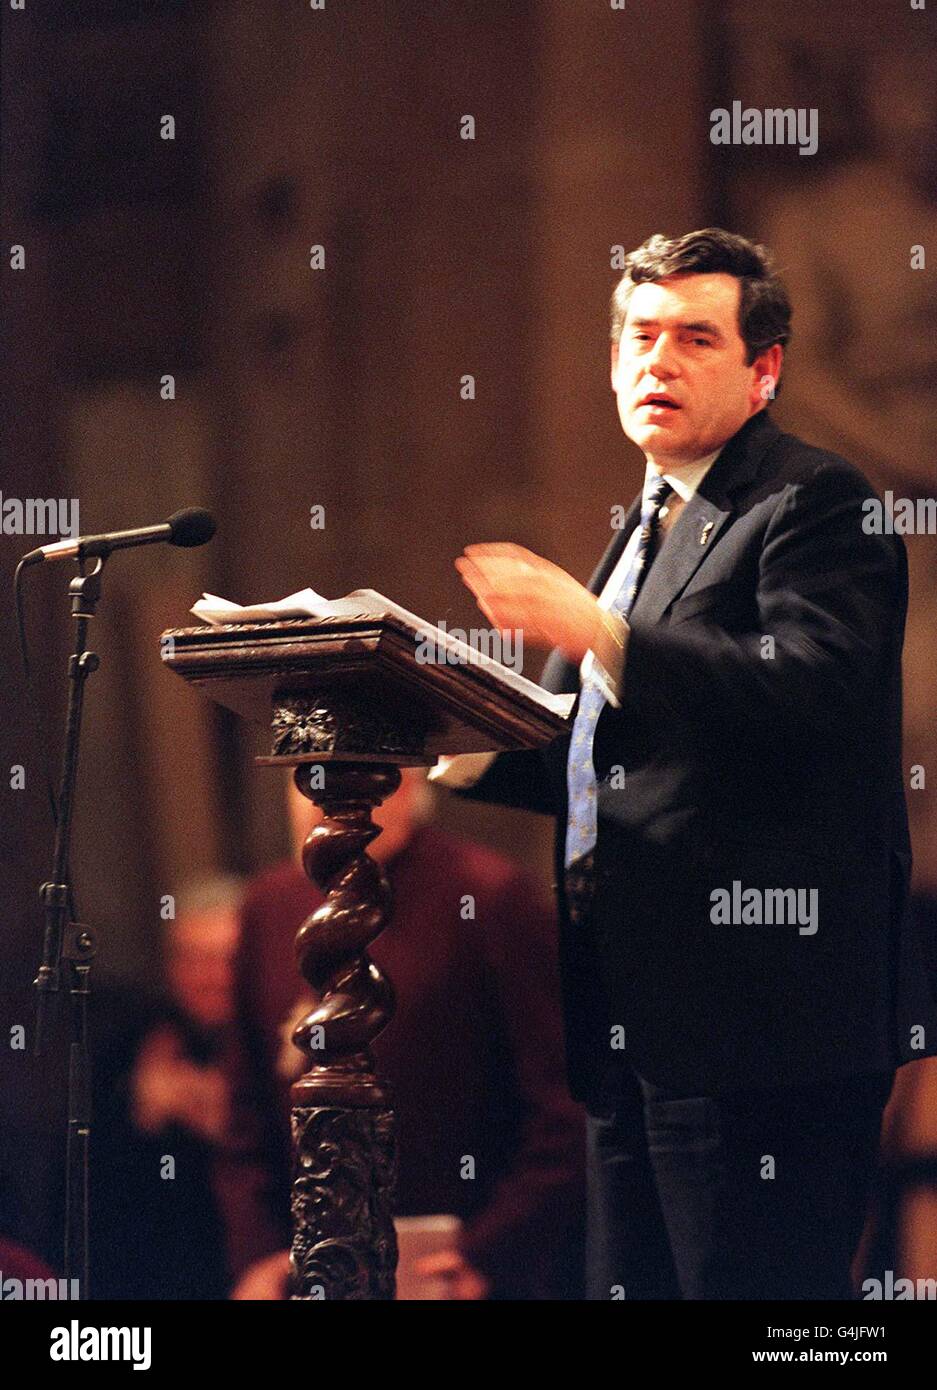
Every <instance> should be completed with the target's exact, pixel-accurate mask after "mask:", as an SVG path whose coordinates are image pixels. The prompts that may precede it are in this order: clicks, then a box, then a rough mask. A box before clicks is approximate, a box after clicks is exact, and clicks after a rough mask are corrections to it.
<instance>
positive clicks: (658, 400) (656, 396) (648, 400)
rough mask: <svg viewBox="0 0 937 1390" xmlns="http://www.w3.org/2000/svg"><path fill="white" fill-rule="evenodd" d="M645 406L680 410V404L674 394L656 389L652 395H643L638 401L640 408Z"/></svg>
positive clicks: (655, 408)
mask: <svg viewBox="0 0 937 1390" xmlns="http://www.w3.org/2000/svg"><path fill="white" fill-rule="evenodd" d="M645 406H648V407H650V408H651V409H652V410H679V409H680V406H679V405H678V403H677V402H676V401H675V400H674V399H673V397H672V396H668V395H666V393H664V392H659V391H654V392H652V393H651V394H650V395H647V396H642V397H641V399H640V400H639V401H638V407H637V408H638V410H643V409H644V407H645Z"/></svg>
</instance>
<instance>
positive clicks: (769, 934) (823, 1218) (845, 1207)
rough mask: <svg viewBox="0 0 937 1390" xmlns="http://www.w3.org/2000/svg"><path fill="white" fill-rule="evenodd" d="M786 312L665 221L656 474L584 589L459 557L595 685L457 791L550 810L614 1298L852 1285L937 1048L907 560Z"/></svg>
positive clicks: (649, 285) (512, 621)
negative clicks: (899, 1109)
mask: <svg viewBox="0 0 937 1390" xmlns="http://www.w3.org/2000/svg"><path fill="white" fill-rule="evenodd" d="M790 312H791V311H790V304H789V301H788V298H787V295H786V293H785V290H784V288H783V285H782V284H781V282H780V281H779V279H778V277H777V275H776V274H775V273H774V271H773V268H772V265H771V261H770V258H769V256H768V253H767V252H766V251H765V250H764V248H762V247H758V246H756V245H754V244H752V243H751V242H748V241H746V240H745V239H743V238H741V237H738V236H734V235H732V234H729V233H727V232H724V231H721V230H719V229H713V228H710V229H707V230H705V231H701V232H694V233H690V234H688V235H686V236H684V237H681V238H677V239H672V240H669V239H665V238H663V237H660V236H657V237H653V238H651V239H650V241H648V242H647V243H645V245H644V246H642V247H640V248H639V249H638V250H637V251H635V252H633V253H632V255H631V256H630V257H629V258H628V261H627V263H626V269H625V274H624V276H623V277H622V280H621V281H620V283H619V285H618V286H617V287H616V290H615V293H614V296H613V301H612V386H613V389H614V391H615V393H616V396H617V399H618V410H619V416H620V419H621V423H622V428H623V430H624V432H625V433H626V435H628V437H629V438H631V439H632V440H633V441H634V442H635V443H636V444H638V445H639V446H640V447H641V448H642V450H643V451H644V453H645V455H646V458H647V474H646V481H645V487H644V490H643V493H642V495H641V496H640V497H638V498H637V499H636V500H635V502H634V504H633V505H632V507H631V509H630V511H629V512H628V513H627V516H626V517H625V520H624V525H623V526H622V527H621V529H620V530H619V531H617V532H616V534H615V535H614V536H613V539H612V541H611V543H610V544H609V546H608V548H607V550H606V552H605V555H604V556H603V557H602V560H601V561H600V563H599V565H598V567H597V569H596V571H595V573H594V574H593V576H592V579H591V580H590V582H589V585H588V588H584V587H583V586H582V585H581V584H579V583H578V582H577V581H576V580H575V579H573V578H572V576H570V575H568V574H566V573H565V572H564V571H562V570H560V569H559V568H558V567H557V566H555V565H552V564H550V562H549V561H547V560H544V559H542V558H541V557H540V556H537V555H534V554H532V553H531V552H530V551H528V550H525V549H523V548H522V547H519V546H515V545H511V544H504V543H499V544H484V545H476V546H469V547H467V549H466V552H465V555H464V556H463V557H460V559H459V560H457V562H456V564H457V567H458V569H459V570H460V573H461V574H462V577H463V579H464V580H465V582H466V583H467V584H468V585H469V587H470V588H471V589H472V591H473V592H474V594H475V595H476V598H477V600H478V602H479V605H480V607H481V608H482V610H483V611H484V613H485V614H486V616H487V617H488V618H489V620H490V621H491V622H492V624H493V625H494V626H495V627H497V628H499V629H504V628H511V629H517V628H521V629H523V632H524V637H525V640H527V641H534V642H540V643H543V644H544V645H547V646H550V647H553V648H554V650H553V653H552V655H551V657H550V659H549V661H548V663H547V666H546V668H545V670H544V673H543V677H542V684H543V685H544V686H546V687H547V688H548V689H550V690H552V691H556V692H561V691H569V692H576V694H577V698H576V704H575V706H574V709H573V714H574V722H573V725H572V733H571V736H570V735H567V736H565V737H563V738H560V739H557V740H556V741H555V742H554V743H552V744H551V745H550V746H548V747H547V748H546V749H544V750H537V751H522V752H511V753H504V754H501V755H499V756H498V757H497V758H493V757H491V755H483V757H482V758H481V759H479V758H477V757H476V758H473V759H471V760H470V759H467V758H461V759H453V760H447V762H446V763H445V765H444V766H443V767H442V768H441V769H438V770H437V780H441V781H442V782H443V783H444V784H449V785H452V786H455V787H460V788H461V791H462V794H463V795H466V796H470V797H475V798H478V799H481V800H491V801H496V802H500V803H502V804H506V805H513V806H523V807H527V808H529V809H534V810H538V811H542V812H545V813H547V814H551V815H554V816H555V817H556V820H557V841H556V867H557V885H556V886H557V890H558V896H559V904H560V914H561V932H562V938H561V958H562V967H563V992H564V1007H565V1018H566V1037H567V1060H568V1068H569V1077H570V1084H571V1089H572V1092H573V1094H574V1095H575V1096H576V1097H577V1098H579V1099H582V1100H584V1101H585V1102H586V1104H587V1107H588V1110H589V1114H590V1134H589V1139H590V1183H591V1195H590V1203H591V1211H590V1227H591V1229H590V1271H589V1273H590V1294H591V1296H592V1297H594V1298H615V1297H626V1298H635V1297H637V1298H642V1297H643V1298H654V1297H683V1298H805V1297H816V1298H840V1297H849V1296H850V1284H849V1265H850V1259H851V1256H852V1252H853V1250H854V1248H855V1244H856V1241H857V1239H858V1235H859V1231H860V1228H861V1223H862V1216H863V1211H864V1204H865V1200H866V1194H867V1190H868V1185H869V1179H870V1174H871V1171H872V1168H873V1164H874V1160H875V1154H876V1145H877V1139H878V1131H879V1124H880V1119H881V1114H882V1110H883V1108H884V1105H885V1103H886V1101H887V1099H888V1095H889V1091H890V1089H891V1084H892V1080H893V1077H894V1072H895V1069H896V1067H898V1066H900V1065H901V1064H902V1063H904V1062H906V1061H910V1060H913V1059H915V1058H918V1057H922V1056H927V1055H933V1054H934V1052H935V1050H937V1047H935V1044H937V1015H935V1009H934V1001H933V1000H932V999H931V998H930V997H929V994H928V991H927V989H926V987H925V976H924V973H923V970H922V968H921V964H920V959H919V954H918V951H917V948H916V944H915V942H914V941H913V940H912V938H911V934H910V929H909V927H908V925H907V920H906V914H905V911H904V908H905V900H906V897H907V891H908V877H909V870H910V847H909V841H908V832H907V819H906V810H905V801H904V791H903V773H902V766H901V728H900V722H901V674H900V670H901V668H900V663H901V647H902V639H903V629H904V618H905V610H906V605H907V573H906V565H905V558H904V550H903V546H902V544H901V542H900V540H899V539H898V538H896V537H895V536H894V535H890V534H887V526H883V525H882V524H881V522H882V517H881V511H880V504H879V502H878V499H877V498H876V496H875V493H874V492H873V491H872V489H871V488H870V486H869V485H868V483H867V482H866V480H865V479H864V478H863V477H862V475H861V474H859V473H858V472H857V471H856V470H855V469H854V468H853V467H852V466H851V465H850V464H848V463H847V462H845V460H843V459H841V458H838V457H837V456H835V455H833V454H829V453H825V452H822V451H820V450H818V449H814V448H811V447H810V446H809V445H807V444H805V443H803V442H802V441H801V440H799V439H797V438H795V437H794V436H792V435H788V434H782V433H781V431H780V430H779V429H778V428H777V427H776V425H775V424H774V422H773V421H772V419H771V418H770V416H769V415H768V413H767V410H766V405H767V403H768V402H769V401H770V400H771V399H772V398H773V395H774V393H775V390H776V384H777V382H778V379H779V376H780V371H781V363H782V357H783V350H784V346H785V345H786V343H787V341H788V338H789V336H790ZM486 758H487V762H486Z"/></svg>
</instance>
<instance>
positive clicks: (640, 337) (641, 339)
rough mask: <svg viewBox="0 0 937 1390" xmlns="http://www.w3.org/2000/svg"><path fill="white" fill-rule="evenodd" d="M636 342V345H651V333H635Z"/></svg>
mask: <svg viewBox="0 0 937 1390" xmlns="http://www.w3.org/2000/svg"><path fill="white" fill-rule="evenodd" d="M634 341H635V342H636V343H649V342H650V341H651V335H650V333H635V335H634Z"/></svg>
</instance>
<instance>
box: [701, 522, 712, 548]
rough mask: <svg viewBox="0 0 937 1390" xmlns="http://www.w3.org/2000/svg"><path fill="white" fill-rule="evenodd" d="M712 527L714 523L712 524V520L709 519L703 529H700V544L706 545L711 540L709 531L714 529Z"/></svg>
mask: <svg viewBox="0 0 937 1390" xmlns="http://www.w3.org/2000/svg"><path fill="white" fill-rule="evenodd" d="M712 529H713V524H712V522H711V521H707V523H706V525H705V526H704V527H703V529H702V531H700V533H699V543H700V545H705V544H706V542H707V541H708V540H709V533H710V532H711V531H712Z"/></svg>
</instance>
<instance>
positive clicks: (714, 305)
mask: <svg viewBox="0 0 937 1390" xmlns="http://www.w3.org/2000/svg"><path fill="white" fill-rule="evenodd" d="M740 294H741V285H740V283H739V281H738V280H737V279H736V277H735V276H734V275H725V274H722V273H719V274H712V275H710V274H707V275H673V276H670V277H669V278H668V279H666V280H659V281H656V282H654V283H647V284H640V285H635V287H634V289H633V291H632V293H631V299H630V301H629V304H628V315H627V318H626V320H625V325H624V328H623V329H622V335H621V342H620V343H619V344H613V345H612V389H613V390H614V392H615V394H616V396H617V397H618V415H619V419H620V420H621V427H622V429H623V430H624V432H625V434H626V435H627V436H628V438H629V439H633V440H634V442H635V444H637V445H638V446H639V447H640V448H641V449H643V450H644V452H645V453H646V454H647V456H648V457H649V458H650V459H652V460H653V461H657V460H660V461H662V462H664V461H667V462H670V463H681V462H684V463H685V462H689V461H691V460H692V459H697V458H702V457H703V456H704V455H705V454H711V453H713V452H714V451H715V450H716V449H720V448H721V447H722V445H723V444H724V443H725V442H726V440H727V439H729V438H731V436H732V435H733V434H735V432H736V430H738V429H740V428H741V427H742V425H743V424H744V423H745V421H746V420H747V419H748V417H749V416H750V415H752V414H754V412H755V411H756V410H757V409H759V408H760V407H761V406H762V405H763V404H764V403H765V401H764V399H763V395H762V386H763V377H764V375H765V374H766V372H770V370H771V368H770V365H769V362H768V359H770V360H771V362H774V361H775V360H776V361H777V363H778V366H779V362H780V349H779V348H775V349H771V350H770V352H769V353H768V354H765V355H763V356H762V357H759V358H758V359H756V361H755V362H753V363H752V365H751V366H747V365H746V362H745V356H746V349H745V343H744V342H743V341H742V337H741V334H740V333H739V327H738V311H739V297H740ZM772 354H777V358H776V359H775V358H774V357H773V356H772ZM654 397H656V398H657V399H656V401H655V400H654V399H649V398H654Z"/></svg>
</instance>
